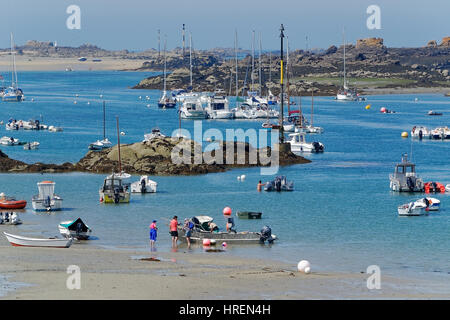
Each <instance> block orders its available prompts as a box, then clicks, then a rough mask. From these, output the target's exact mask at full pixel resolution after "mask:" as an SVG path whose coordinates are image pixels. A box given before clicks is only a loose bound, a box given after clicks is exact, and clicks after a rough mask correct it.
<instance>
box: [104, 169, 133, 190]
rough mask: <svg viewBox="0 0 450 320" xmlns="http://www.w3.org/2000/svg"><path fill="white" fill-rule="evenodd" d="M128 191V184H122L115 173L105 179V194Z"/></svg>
mask: <svg viewBox="0 0 450 320" xmlns="http://www.w3.org/2000/svg"><path fill="white" fill-rule="evenodd" d="M127 189H128V184H125V183H122V179H121V178H120V177H118V176H116V175H115V174H114V173H113V174H112V175H110V176H108V177H107V178H106V179H105V181H104V183H103V187H102V190H103V192H108V191H109V192H114V190H118V191H119V192H124V191H126V190H127Z"/></svg>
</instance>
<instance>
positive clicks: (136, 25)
mask: <svg viewBox="0 0 450 320" xmlns="http://www.w3.org/2000/svg"><path fill="white" fill-rule="evenodd" d="M1 2H2V8H1V12H2V15H1V19H0V47H2V48H5V47H8V46H9V33H10V32H13V33H14V38H15V41H16V43H17V44H23V43H24V42H25V41H27V40H40V41H55V40H56V41H58V44H59V45H61V46H63V45H69V46H78V45H80V44H83V43H91V44H96V45H98V46H100V47H102V48H105V49H129V50H143V49H147V48H152V47H153V48H156V47H157V29H160V30H161V34H162V35H164V34H165V35H167V45H168V48H173V47H176V46H181V25H182V24H183V23H185V24H186V28H187V30H188V32H191V33H192V38H193V43H194V47H195V48H200V49H205V48H212V47H233V45H234V30H235V29H236V30H237V31H238V38H239V46H240V47H242V48H250V46H251V37H252V30H255V31H256V34H257V38H258V37H259V33H260V32H261V34H262V45H263V49H277V48H278V47H279V31H278V29H279V26H280V24H281V23H283V24H284V25H285V28H286V34H287V35H288V36H289V43H290V47H291V48H292V49H294V48H299V49H303V48H305V46H306V37H308V39H309V40H308V43H309V44H308V46H309V47H310V48H312V47H319V48H327V47H329V46H330V45H332V44H335V45H340V44H341V43H342V29H343V27H345V30H346V38H347V42H353V43H355V41H356V39H360V38H366V37H382V38H384V40H385V44H386V45H387V46H390V47H409V46H414V47H417V46H423V45H425V44H426V42H427V41H429V40H438V42H440V40H441V39H442V38H443V37H444V36H450V19H448V14H449V13H450V0H427V1H423V0H408V1H407V0H369V1H367V0H341V1H338V0H312V1H311V0H310V1H305V0H276V1H273V0H272V1H267V0H259V1H256V0H220V1H218V0H160V1H154V0H68V1H67V0H2V1H1ZM72 4H75V5H78V6H79V7H80V9H81V29H80V30H69V29H67V27H66V19H67V18H68V16H69V15H68V14H67V13H66V8H67V7H68V6H69V5H72ZM373 4H375V5H378V6H379V7H380V9H381V29H380V30H369V29H368V28H367V26H366V20H367V18H368V14H367V13H366V9H367V7H368V6H369V5H373Z"/></svg>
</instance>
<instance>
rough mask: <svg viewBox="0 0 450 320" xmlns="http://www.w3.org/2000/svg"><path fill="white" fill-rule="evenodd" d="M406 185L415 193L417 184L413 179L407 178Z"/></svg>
mask: <svg viewBox="0 0 450 320" xmlns="http://www.w3.org/2000/svg"><path fill="white" fill-rule="evenodd" d="M406 184H407V185H408V188H409V190H410V191H414V187H415V183H414V181H413V179H412V177H408V178H406Z"/></svg>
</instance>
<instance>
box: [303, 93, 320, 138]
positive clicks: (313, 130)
mask: <svg viewBox="0 0 450 320" xmlns="http://www.w3.org/2000/svg"><path fill="white" fill-rule="evenodd" d="M313 116H314V92H311V123H310V124H309V125H307V126H306V128H305V131H306V133H322V132H323V128H322V127H314V125H313Z"/></svg>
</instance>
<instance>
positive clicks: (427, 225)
mask: <svg viewBox="0 0 450 320" xmlns="http://www.w3.org/2000/svg"><path fill="white" fill-rule="evenodd" d="M150 74H151V73H133V72H93V71H91V72H76V71H75V72H22V73H19V80H20V85H21V87H22V88H23V90H24V92H25V95H26V96H27V101H25V102H23V103H16V104H14V103H0V120H3V121H4V122H5V123H6V121H7V120H8V119H9V118H10V117H13V118H16V119H24V120H27V119H30V118H34V119H42V120H43V123H45V124H48V125H57V126H62V127H63V129H64V131H63V132H56V133H52V132H47V131H42V132H36V131H18V132H16V131H6V130H5V127H4V126H2V127H1V128H0V134H1V136H4V135H7V136H11V135H13V136H14V137H15V138H19V139H21V140H24V141H39V142H40V143H41V146H40V148H39V149H38V150H30V151H26V150H23V149H22V147H3V146H2V147H1V150H2V151H3V152H5V153H6V154H8V155H9V156H10V157H11V158H14V159H18V160H22V161H26V162H36V161H40V162H47V163H63V162H66V161H71V162H76V161H78V160H79V159H80V158H81V157H82V156H84V154H85V153H86V152H87V146H88V144H89V143H91V142H94V141H95V140H97V139H99V138H101V136H102V105H101V102H102V99H100V97H99V95H100V94H102V95H103V96H104V99H105V101H106V108H107V135H108V137H109V139H110V140H111V141H113V142H115V141H116V131H115V130H116V127H115V116H116V115H118V116H119V118H120V130H121V131H124V132H125V133H126V135H125V136H121V143H133V142H137V141H141V140H142V139H143V135H144V133H148V132H149V131H150V130H151V128H153V127H155V126H158V127H159V128H160V129H161V131H162V132H163V133H165V134H171V133H172V131H173V130H174V129H176V128H178V116H177V112H176V110H159V109H158V108H157V107H156V102H157V98H158V96H159V91H157V90H132V89H129V87H131V86H133V85H135V84H136V83H138V82H139V80H141V79H142V78H144V77H146V76H148V75H150ZM75 94H78V95H79V97H78V98H75ZM139 96H142V98H143V99H142V100H139V99H138V97H139ZM145 96H149V97H150V100H149V101H147V100H146V99H145ZM32 98H34V101H31V99H32ZM415 98H418V101H414V100H415ZM74 100H76V101H77V104H74V103H73V102H74ZM88 101H89V102H90V104H89V105H88V104H87V102H88ZM231 101H233V98H232V99H231ZM302 102H303V110H304V112H305V113H307V116H309V104H310V98H303V100H302ZM314 102H315V108H314V122H315V124H317V125H320V126H322V127H323V128H324V129H325V132H324V133H323V134H321V135H309V136H308V138H309V141H312V140H319V141H321V142H322V143H324V144H325V153H323V154H317V155H306V157H307V158H309V159H311V160H312V163H310V164H305V165H294V166H290V167H283V168H280V171H279V174H284V175H287V177H288V179H289V180H293V181H294V183H295V191H294V192H291V193H265V192H261V193H258V192H257V191H256V184H257V182H258V180H263V181H267V180H269V179H271V178H273V176H261V175H260V170H259V169H258V168H249V169H239V170H231V171H228V172H225V173H214V174H208V175H201V176H187V177H186V176H174V177H150V178H151V179H153V180H155V181H157V182H158V193H157V194H150V195H143V196H142V195H132V199H131V202H130V203H129V204H124V205H118V206H116V205H105V204H100V203H99V196H98V189H99V187H100V185H101V184H102V182H103V179H104V175H96V174H86V173H68V174H44V175H41V174H0V186H1V187H0V189H1V190H0V192H5V193H6V194H8V195H14V196H16V197H17V198H20V199H26V200H27V201H29V206H28V209H27V210H26V212H24V213H22V215H21V218H22V220H23V221H24V224H23V225H20V226H17V228H16V229H15V230H16V233H17V234H24V235H35V236H50V235H57V234H58V229H57V225H58V223H59V222H60V221H63V220H70V219H74V218H76V217H82V218H83V220H85V221H86V222H87V224H88V225H90V226H91V228H92V229H93V233H94V235H95V236H96V237H98V239H97V240H93V241H91V242H84V243H83V244H75V245H86V246H89V245H100V246H105V247H113V248H120V247H133V248H139V249H142V250H148V243H147V242H148V241H147V239H148V225H149V224H150V222H151V220H153V219H156V220H158V225H159V235H158V241H157V247H158V250H159V251H168V250H170V238H169V234H168V227H167V226H166V223H167V220H165V219H169V218H171V217H172V216H173V215H178V217H180V218H184V217H191V216H193V215H199V214H206V215H210V216H212V217H214V218H215V220H216V221H217V222H218V224H219V225H220V226H223V227H224V226H225V221H224V219H223V216H222V214H221V212H222V208H224V207H225V206H230V207H231V208H232V209H233V211H234V212H235V211H236V210H251V211H262V212H263V219H262V220H239V219H237V218H235V222H236V224H237V228H238V229H239V230H252V231H259V230H260V229H261V227H262V226H263V225H265V224H267V225H269V226H270V227H271V228H272V231H273V233H274V234H276V235H277V236H278V237H279V241H278V242H277V243H276V244H274V245H273V246H263V247H260V246H240V247H238V246H230V247H229V249H228V253H227V254H237V255H242V256H258V257H267V258H271V259H281V260H283V261H287V262H292V264H293V265H296V263H297V262H298V261H299V260H301V259H307V260H309V261H311V263H312V264H313V266H314V268H315V270H329V271H350V272H353V271H358V272H359V271H365V270H366V268H367V266H369V265H372V264H376V265H379V266H380V268H381V270H382V272H387V273H391V274H411V275H415V276H419V275H420V276H424V277H435V276H439V277H443V278H444V279H445V280H449V279H450V276H449V273H450V260H449V258H448V257H449V254H450V237H449V231H450V209H448V208H450V207H449V206H450V197H449V194H438V195H435V197H436V198H438V199H440V200H441V207H442V209H441V211H440V212H437V213H433V214H431V215H430V216H425V217H412V218H405V217H403V218H401V217H398V215H397V209H396V208H397V206H398V205H400V204H403V203H406V202H408V201H411V200H413V199H416V198H419V197H420V196H421V195H419V194H416V195H414V194H396V193H392V192H390V191H389V173H391V172H392V171H393V169H394V166H395V164H396V163H397V162H399V161H400V159H401V155H402V153H404V152H407V153H411V151H412V160H413V161H414V162H415V163H416V165H417V172H418V173H419V175H420V176H422V177H423V178H424V180H426V181H439V182H442V183H444V184H447V183H450V172H449V168H450V163H449V156H450V141H431V140H426V141H425V140H424V141H413V142H411V139H409V138H407V139H403V138H401V136H400V135H401V133H402V132H403V131H408V132H409V131H410V130H411V128H412V126H414V125H425V126H428V127H436V126H440V125H450V100H449V98H446V97H444V96H442V95H434V94H416V95H384V96H369V97H368V101H367V102H350V103H345V102H344V103H342V102H337V101H334V100H333V99H332V97H316V98H315V99H314ZM233 103H234V102H232V104H233ZM369 103H370V104H371V105H372V107H371V109H370V110H366V109H365V108H364V107H365V106H366V105H367V104H369ZM147 104H150V107H148V106H147ZM381 107H387V108H388V109H391V110H395V111H396V113H395V114H381V113H380V112H379V109H380V108H381ZM294 108H297V107H296V106H295V107H294ZM431 109H432V110H435V111H441V112H443V113H444V115H443V116H441V117H430V116H427V115H426V113H427V111H428V110H431ZM262 122H263V120H259V121H213V120H205V121H203V129H204V130H206V129H209V128H218V129H220V130H222V131H224V130H225V129H226V128H242V129H244V130H246V129H249V128H255V129H260V128H261V123H262ZM182 125H183V127H184V128H188V129H190V130H192V127H193V122H192V121H187V120H184V121H183V122H182ZM241 174H245V175H246V176H247V177H246V179H245V181H243V182H241V181H238V180H237V178H236V177H237V176H239V175H241ZM137 178H138V177H133V178H132V179H131V180H132V181H134V180H137ZM49 179H51V180H53V181H55V182H56V193H57V194H59V195H60V196H62V197H63V198H64V208H65V210H64V211H61V212H59V213H53V214H47V213H34V212H33V211H32V210H31V197H32V195H34V194H37V185H36V183H37V182H38V181H42V180H49ZM69 250H70V249H69ZM194 250H197V251H201V250H202V249H201V248H196V249H194ZM447 283H448V282H447ZM449 287H450V286H449Z"/></svg>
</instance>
